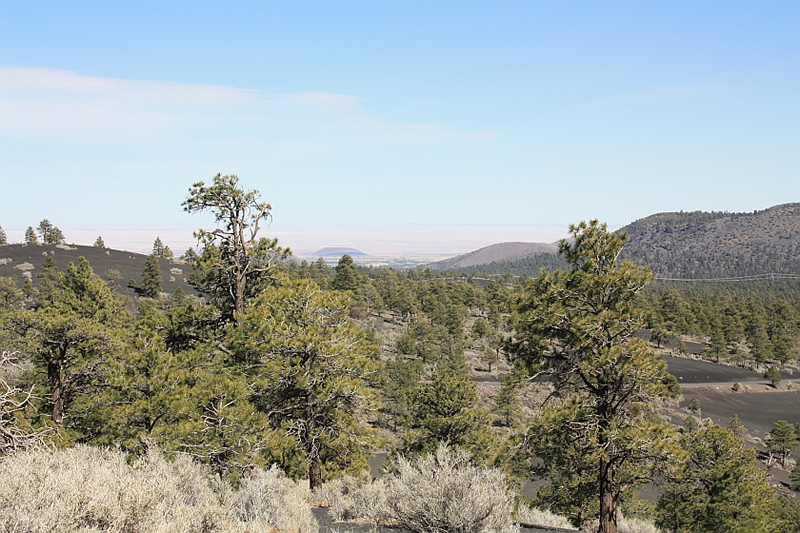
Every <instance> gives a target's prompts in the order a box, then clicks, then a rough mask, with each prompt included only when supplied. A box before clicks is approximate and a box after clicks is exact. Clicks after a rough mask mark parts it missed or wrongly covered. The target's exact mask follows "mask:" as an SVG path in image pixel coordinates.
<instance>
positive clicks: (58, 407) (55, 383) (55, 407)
mask: <svg viewBox="0 0 800 533" xmlns="http://www.w3.org/2000/svg"><path fill="white" fill-rule="evenodd" d="M47 382H48V383H47V384H48V385H50V405H51V411H50V416H51V418H52V419H53V422H55V423H56V424H58V425H59V426H60V425H61V424H62V423H63V422H64V384H63V383H62V376H61V361H60V360H59V359H53V360H50V361H47Z"/></svg>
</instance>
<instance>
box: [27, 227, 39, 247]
mask: <svg viewBox="0 0 800 533" xmlns="http://www.w3.org/2000/svg"><path fill="white" fill-rule="evenodd" d="M25 244H39V238H38V237H37V236H36V232H35V231H34V230H33V226H28V229H26V230H25Z"/></svg>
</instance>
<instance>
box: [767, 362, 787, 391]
mask: <svg viewBox="0 0 800 533" xmlns="http://www.w3.org/2000/svg"><path fill="white" fill-rule="evenodd" d="M764 379H768V380H769V381H770V382H771V383H772V386H773V387H775V388H777V387H778V383H780V382H781V380H782V379H783V378H782V377H781V371H780V370H778V367H776V366H771V367H769V368H768V369H767V371H766V372H764Z"/></svg>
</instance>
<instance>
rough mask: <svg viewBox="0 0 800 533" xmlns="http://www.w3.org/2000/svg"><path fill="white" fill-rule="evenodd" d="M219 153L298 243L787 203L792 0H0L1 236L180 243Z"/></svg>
mask: <svg viewBox="0 0 800 533" xmlns="http://www.w3.org/2000/svg"><path fill="white" fill-rule="evenodd" d="M217 173H222V174H237V175H238V176H239V177H240V178H241V183H242V184H243V185H244V187H245V188H248V189H257V190H259V191H260V192H261V195H262V199H263V200H265V201H267V202H269V203H270V204H271V205H272V207H273V211H272V213H273V217H274V218H273V222H272V225H271V226H269V228H267V229H266V230H265V231H266V233H265V234H269V235H275V236H278V237H279V238H280V239H281V242H282V243H283V244H286V245H288V246H290V247H292V248H293V249H295V250H296V251H298V252H301V253H310V252H312V251H314V250H315V249H318V248H322V247H324V246H353V247H357V248H360V249H363V250H364V251H366V252H368V253H376V254H386V255H390V254H411V253H415V252H423V251H424V252H426V253H429V252H430V253H434V252H440V253H460V252H466V251H469V250H472V249H475V248H478V247H480V246H483V245H487V244H491V243H494V242H503V241H528V242H552V241H553V240H556V239H558V238H560V237H563V236H565V235H566V227H567V225H568V224H570V223H576V222H579V221H581V220H588V219H594V218H597V219H599V220H601V221H605V222H607V223H608V224H609V226H611V227H620V226H623V225H625V224H627V223H629V222H632V221H634V220H637V219H639V218H643V217H645V216H648V215H651V214H653V213H657V212H663V211H680V210H683V211H695V210H703V211H712V210H714V211H730V212H741V211H754V210H760V209H765V208H767V207H770V206H773V205H777V204H781V203H787V202H797V201H800V2H797V1H791V2H780V1H775V2H761V1H749V2H740V1H731V0H727V1H724V2H712V1H703V2H697V1H690V2H682V1H669V2H667V1H658V0H655V1H650V2H641V1H636V2H616V1H610V2H588V1H587V2H581V1H576V2H561V1H553V2H545V1H532V0H528V1H521V2H511V1H502V0H497V1H491V2H490V1H484V2H474V1H468V0H464V1H459V2H452V1H436V0H427V1H421V2H414V1H403V2H397V1H388V0H387V1H380V2H374V1H357V2H348V1H336V2H308V1H293V2H288V1H282V2H268V1H260V2H241V1H235V0H233V1H226V2H202V1H192V2H176V1H164V0H162V1H158V2H148V1H143V0H141V1H135V2H134V1H128V2H125V1H119V2H108V1H105V2H90V1H78V0H76V1H71V2H62V1H58V2H44V1H36V0H31V1H26V2H18V1H7V0H0V226H2V227H3V228H5V229H6V231H7V233H8V234H9V238H10V240H12V241H13V240H21V239H22V234H23V232H24V229H25V228H26V227H27V226H29V225H31V226H36V225H37V224H38V222H39V221H40V220H42V219H43V218H47V219H48V220H50V221H51V222H52V223H54V224H56V225H57V226H58V227H60V228H61V229H62V230H64V233H65V234H66V236H67V240H69V241H73V242H79V243H81V242H82V243H85V244H91V242H93V241H94V239H95V238H96V236H97V235H103V236H104V240H105V241H106V242H107V244H109V245H111V246H116V247H123V248H126V249H133V250H135V251H146V250H148V249H149V248H150V247H151V244H152V240H153V239H154V238H155V236H156V235H160V236H161V237H162V240H164V241H165V242H166V243H167V244H170V246H171V247H172V248H173V249H175V250H181V249H184V248H185V246H188V245H191V242H192V237H191V233H192V229H196V228H198V227H205V228H209V227H211V226H213V218H212V217H210V216H207V215H206V216H203V215H192V214H189V213H185V212H184V211H183V210H182V208H181V202H183V201H184V200H185V198H186V195H187V192H188V189H189V187H190V186H191V185H192V183H194V182H197V181H205V182H206V183H210V182H211V181H212V179H213V177H214V176H215V175H216V174H217ZM165 236H168V237H165Z"/></svg>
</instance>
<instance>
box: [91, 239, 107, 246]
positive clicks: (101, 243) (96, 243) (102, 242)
mask: <svg viewBox="0 0 800 533" xmlns="http://www.w3.org/2000/svg"><path fill="white" fill-rule="evenodd" d="M92 246H94V247H95V248H105V247H106V243H105V242H104V241H103V237H97V240H96V241H94V244H93V245H92Z"/></svg>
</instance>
